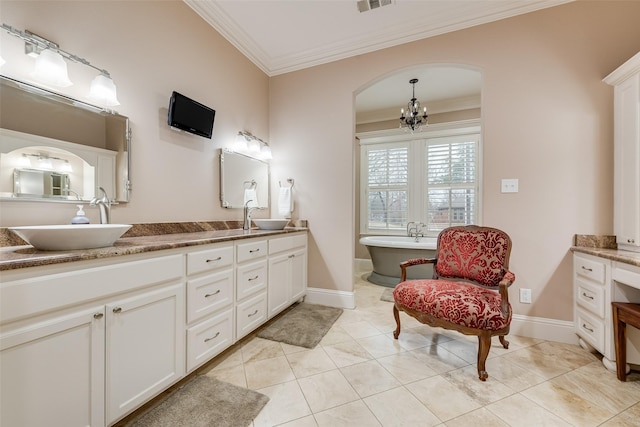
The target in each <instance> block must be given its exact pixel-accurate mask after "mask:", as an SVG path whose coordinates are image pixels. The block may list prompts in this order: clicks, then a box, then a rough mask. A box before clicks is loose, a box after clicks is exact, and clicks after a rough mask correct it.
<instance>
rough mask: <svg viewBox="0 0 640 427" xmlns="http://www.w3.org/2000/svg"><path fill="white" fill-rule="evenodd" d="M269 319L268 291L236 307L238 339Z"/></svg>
mask: <svg viewBox="0 0 640 427" xmlns="http://www.w3.org/2000/svg"><path fill="white" fill-rule="evenodd" d="M266 320H267V293H266V292H263V293H261V294H259V295H257V296H255V297H253V298H251V299H250V300H248V301H245V302H243V303H242V304H238V307H237V308H236V340H239V339H240V338H242V337H244V336H245V335H247V334H248V333H249V332H251V331H253V330H254V329H255V328H257V327H258V326H260V325H261V324H263V323H264V322H265V321H266Z"/></svg>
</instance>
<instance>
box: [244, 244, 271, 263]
mask: <svg viewBox="0 0 640 427" xmlns="http://www.w3.org/2000/svg"><path fill="white" fill-rule="evenodd" d="M236 250H237V253H236V254H237V260H238V262H239V263H241V262H245V261H249V260H252V259H258V258H263V257H265V256H267V241H266V240H251V241H249V242H246V243H236Z"/></svg>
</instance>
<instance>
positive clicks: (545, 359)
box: [501, 344, 574, 380]
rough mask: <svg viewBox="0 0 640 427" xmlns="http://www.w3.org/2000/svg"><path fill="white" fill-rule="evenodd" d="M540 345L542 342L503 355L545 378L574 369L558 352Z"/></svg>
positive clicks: (506, 358)
mask: <svg viewBox="0 0 640 427" xmlns="http://www.w3.org/2000/svg"><path fill="white" fill-rule="evenodd" d="M539 345H542V344H536V345H534V346H530V347H525V348H521V349H519V350H515V351H513V352H511V353H508V354H505V355H504V356H501V357H502V358H504V359H505V360H508V361H509V362H511V363H513V364H515V365H518V366H520V367H521V368H523V369H526V370H528V371H529V372H531V373H533V374H535V375H538V376H540V377H542V378H544V379H545V380H548V379H551V378H555V377H557V376H559V375H562V374H566V373H567V372H569V371H571V370H572V369H574V368H573V367H572V366H573V365H572V364H571V363H569V362H565V361H563V360H562V359H559V356H558V355H557V354H554V353H547V352H546V351H544V349H542V348H539V347H538V346H539Z"/></svg>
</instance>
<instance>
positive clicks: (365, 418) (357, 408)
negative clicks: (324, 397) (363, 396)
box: [315, 400, 381, 427]
mask: <svg viewBox="0 0 640 427" xmlns="http://www.w3.org/2000/svg"><path fill="white" fill-rule="evenodd" d="M315 417H316V421H317V422H318V426H320V427H354V426H362V427H365V426H366V427H374V426H380V425H381V424H380V422H378V420H377V419H376V417H375V416H374V415H373V413H372V412H371V411H370V410H369V408H368V407H367V405H365V404H364V402H363V401H362V400H358V401H356V402H351V403H347V404H345V405H342V406H338V407H337V408H332V409H328V410H326V411H322V412H320V413H317V414H315Z"/></svg>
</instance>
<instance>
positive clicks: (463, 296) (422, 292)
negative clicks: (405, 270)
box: [393, 280, 511, 331]
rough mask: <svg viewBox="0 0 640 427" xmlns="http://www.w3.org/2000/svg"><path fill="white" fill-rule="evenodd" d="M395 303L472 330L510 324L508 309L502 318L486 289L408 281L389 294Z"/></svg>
mask: <svg viewBox="0 0 640 427" xmlns="http://www.w3.org/2000/svg"><path fill="white" fill-rule="evenodd" d="M393 297H394V299H395V301H396V302H399V303H400V304H402V305H404V306H405V307H408V308H410V309H412V310H416V311H419V312H421V313H425V314H428V315H430V316H433V317H436V318H439V319H443V320H447V321H449V322H451V323H454V324H456V325H460V326H466V327H468V328H473V329H489V330H494V331H495V330H499V329H502V328H505V327H507V326H508V325H509V323H511V306H509V315H508V316H507V317H506V318H505V317H504V316H503V314H502V310H500V301H501V298H500V294H499V293H497V292H495V291H492V290H490V289H485V288H481V287H479V286H473V285H469V284H465V283H456V282H449V281H446V280H409V281H405V282H402V283H400V284H399V285H397V286H396V288H395V290H394V291H393Z"/></svg>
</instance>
